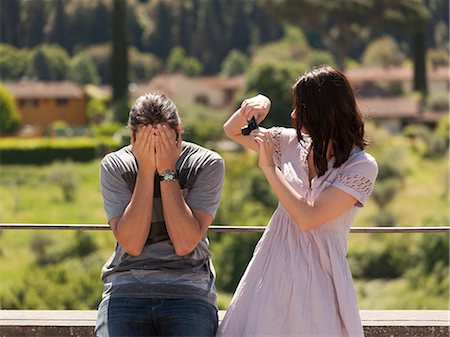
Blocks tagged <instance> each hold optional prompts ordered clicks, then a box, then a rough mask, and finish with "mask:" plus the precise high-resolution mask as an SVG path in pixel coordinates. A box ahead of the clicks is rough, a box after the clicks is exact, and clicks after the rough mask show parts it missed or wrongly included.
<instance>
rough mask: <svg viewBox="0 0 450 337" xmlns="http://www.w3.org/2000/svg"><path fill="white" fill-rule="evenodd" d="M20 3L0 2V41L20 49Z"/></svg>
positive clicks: (7, 0) (2, 0)
mask: <svg viewBox="0 0 450 337" xmlns="http://www.w3.org/2000/svg"><path fill="white" fill-rule="evenodd" d="M19 38H20V1H17V0H1V1H0V41H1V42H3V43H9V44H12V45H13V46H15V47H20V45H19Z"/></svg>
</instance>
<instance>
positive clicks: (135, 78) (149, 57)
mask: <svg viewBox="0 0 450 337" xmlns="http://www.w3.org/2000/svg"><path fill="white" fill-rule="evenodd" d="M129 59H130V64H129V67H130V70H129V75H130V76H129V77H130V82H141V81H149V80H150V79H151V78H152V77H153V76H155V75H156V74H158V73H159V72H160V71H161V69H162V63H161V61H160V60H159V59H158V58H157V57H156V56H155V55H153V54H151V53H142V52H140V51H139V50H137V49H136V48H134V47H132V48H130V49H129Z"/></svg>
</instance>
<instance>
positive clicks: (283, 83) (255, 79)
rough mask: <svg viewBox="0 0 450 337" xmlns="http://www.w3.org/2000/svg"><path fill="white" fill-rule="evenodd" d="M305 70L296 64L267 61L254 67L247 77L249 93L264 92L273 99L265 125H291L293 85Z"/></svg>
mask: <svg viewBox="0 0 450 337" xmlns="http://www.w3.org/2000/svg"><path fill="white" fill-rule="evenodd" d="M304 70H305V67H304V66H300V65H295V64H292V63H291V64H280V63H274V62H271V63H265V64H261V65H260V66H257V67H255V68H253V70H252V71H251V72H250V73H249V74H248V77H247V88H246V91H247V94H246V96H247V97H248V95H252V94H256V93H262V94H264V95H266V96H267V97H269V98H270V99H272V107H271V112H270V114H269V115H268V116H267V118H266V119H265V120H264V122H263V126H267V127H270V126H273V125H279V126H287V127H289V126H291V116H290V114H291V111H292V96H291V85H292V83H293V82H294V80H295V79H296V78H297V77H298V76H299V75H301V74H303V72H304Z"/></svg>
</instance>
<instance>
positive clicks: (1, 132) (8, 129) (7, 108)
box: [0, 85, 20, 136]
mask: <svg viewBox="0 0 450 337" xmlns="http://www.w3.org/2000/svg"><path fill="white" fill-rule="evenodd" d="M19 126H20V115H19V110H18V109H17V106H16V103H15V101H14V98H13V97H12V96H11V94H10V93H9V92H8V89H6V87H4V86H3V85H0V136H5V135H9V134H13V133H14V132H15V131H17V129H18V128H19Z"/></svg>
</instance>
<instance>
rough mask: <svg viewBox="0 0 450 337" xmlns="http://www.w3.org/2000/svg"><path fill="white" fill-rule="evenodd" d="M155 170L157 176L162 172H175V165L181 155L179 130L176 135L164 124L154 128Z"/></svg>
mask: <svg viewBox="0 0 450 337" xmlns="http://www.w3.org/2000/svg"><path fill="white" fill-rule="evenodd" d="M155 147H156V170H157V171H158V173H159V174H162V173H163V172H164V171H167V170H171V171H175V169H176V163H177V160H178V158H179V157H180V154H181V148H182V140H181V130H179V131H178V139H177V133H176V132H175V131H174V130H172V129H171V128H169V127H168V126H167V125H165V124H158V125H157V127H156V146H155Z"/></svg>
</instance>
